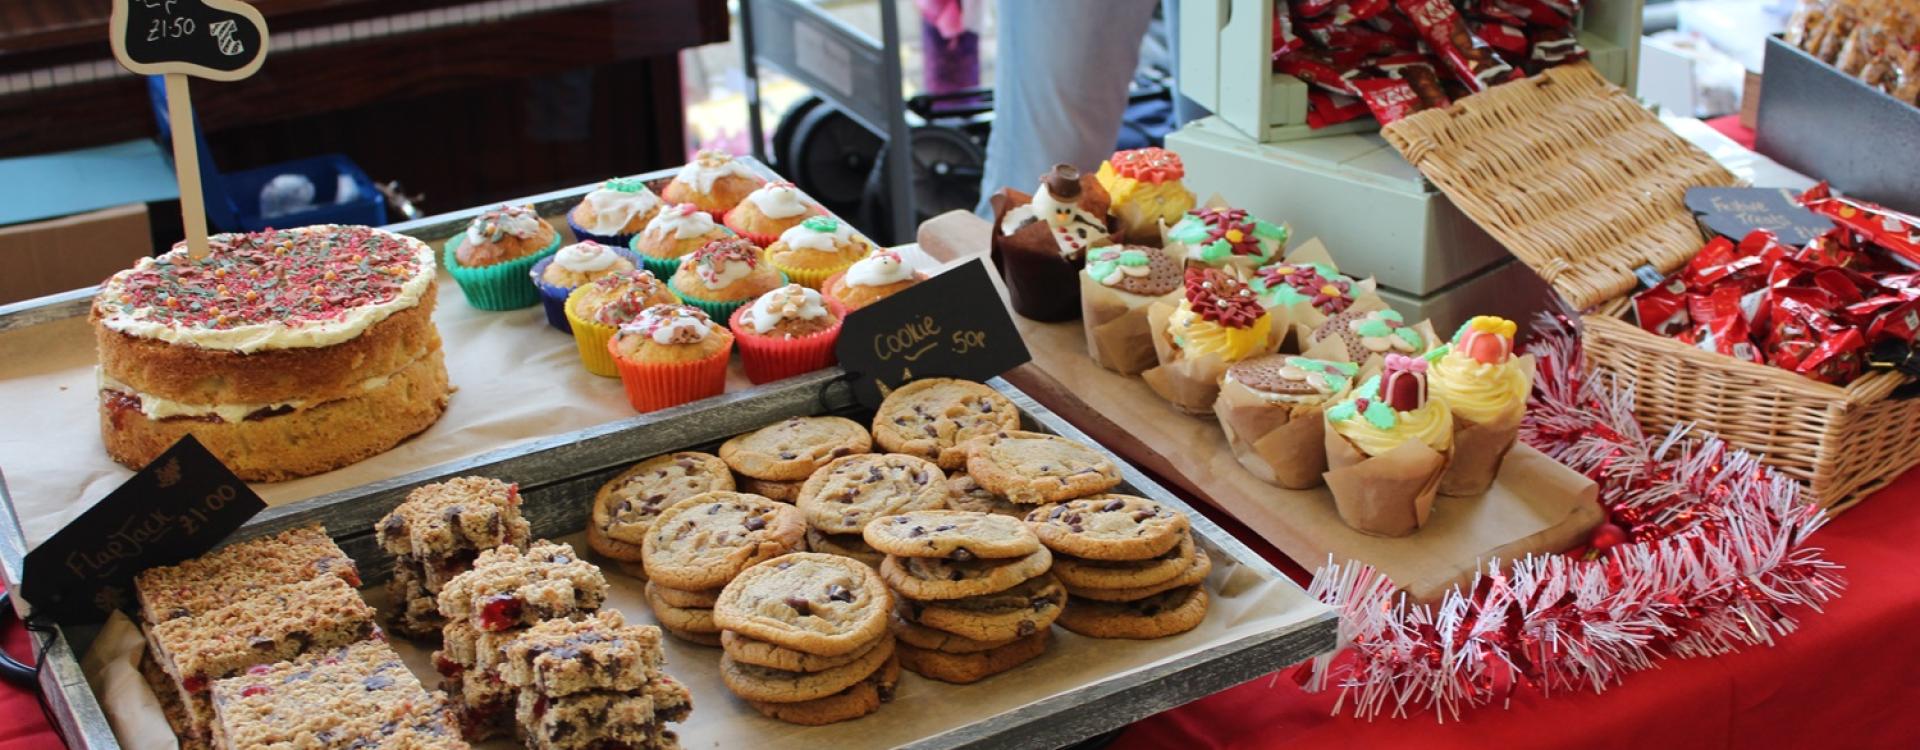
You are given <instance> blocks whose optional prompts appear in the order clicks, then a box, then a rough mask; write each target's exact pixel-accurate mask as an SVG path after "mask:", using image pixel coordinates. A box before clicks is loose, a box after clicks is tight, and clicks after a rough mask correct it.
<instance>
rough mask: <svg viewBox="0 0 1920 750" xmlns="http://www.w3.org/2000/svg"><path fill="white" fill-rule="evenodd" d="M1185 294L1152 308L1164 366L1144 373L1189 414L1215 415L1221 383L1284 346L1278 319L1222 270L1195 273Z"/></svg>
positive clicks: (1157, 389) (1155, 348)
mask: <svg viewBox="0 0 1920 750" xmlns="http://www.w3.org/2000/svg"><path fill="white" fill-rule="evenodd" d="M1184 286H1185V291H1184V293H1182V294H1181V295H1178V297H1179V301H1178V302H1175V301H1174V295H1170V296H1168V297H1166V298H1162V299H1160V300H1157V301H1155V302H1154V303H1153V304H1152V305H1150V306H1148V308H1147V325H1148V326H1149V330H1150V331H1151V332H1152V334H1153V351H1154V356H1155V359H1156V360H1157V361H1158V363H1159V364H1157V365H1155V366H1154V367H1152V368H1150V369H1148V370H1147V371H1145V372H1142V373H1140V378H1141V379H1142V380H1145V381H1147V386H1148V387H1150V388H1152V389H1153V392H1154V393H1157V394H1160V397H1161V398H1164V399H1166V400H1167V402H1168V403H1171V404H1173V406H1174V408H1176V409H1179V410H1180V411H1183V412H1186V413H1188V414H1196V415H1204V414H1210V413H1212V411H1213V401H1214V399H1215V398H1218V397H1219V395H1220V378H1221V377H1222V376H1223V375H1225V374H1226V372H1227V367H1228V366H1230V365H1232V364H1233V363H1235V362H1239V361H1240V360H1243V359H1247V358H1249V357H1254V356H1258V355H1261V354H1270V353H1272V352H1273V350H1274V349H1275V348H1276V347H1278V346H1279V345H1280V339H1279V335H1278V334H1277V333H1276V332H1275V331H1274V330H1273V319H1272V318H1271V317H1270V316H1268V315H1267V311H1266V309H1264V308H1262V307H1260V303H1259V302H1258V301H1256V300H1254V298H1253V293H1252V292H1251V291H1250V290H1248V289H1247V285H1246V284H1244V283H1241V282H1240V280H1239V279H1236V278H1233V277H1232V276H1229V275H1227V274H1226V272H1224V271H1221V270H1219V269H1212V268H1209V269H1199V268H1189V269H1187V271H1186V279H1185V283H1184Z"/></svg>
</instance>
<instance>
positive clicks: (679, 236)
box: [627, 203, 733, 279]
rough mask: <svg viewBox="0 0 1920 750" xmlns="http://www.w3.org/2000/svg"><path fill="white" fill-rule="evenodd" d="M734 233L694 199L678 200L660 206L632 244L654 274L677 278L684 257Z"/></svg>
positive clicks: (634, 250) (635, 236)
mask: <svg viewBox="0 0 1920 750" xmlns="http://www.w3.org/2000/svg"><path fill="white" fill-rule="evenodd" d="M732 236H733V230H731V229H728V228H726V227H725V226H722V225H721V224H720V222H719V221H717V220H715V219H714V218H713V216H712V215H711V214H708V213H707V212H705V211H702V210H700V207H699V206H696V205H694V204H692V203H675V204H673V205H671V206H667V207H666V208H662V209H660V212H659V213H656V214H654V215H653V220H652V221H649V222H647V226H646V228H645V229H642V230H640V233H639V234H636V235H634V236H633V241H632V242H630V243H628V245H627V246H628V247H629V248H632V249H633V252H635V253H636V254H638V255H639V256H640V262H641V263H643V264H645V265H646V267H647V270H649V271H652V272H653V275H655V276H658V277H660V278H663V279H671V278H673V274H674V273H675V272H677V271H679V270H680V259H681V258H685V257H687V256H688V255H689V254H691V253H692V252H693V251H695V250H699V249H700V248H702V247H705V246H706V244H707V243H709V242H712V241H714V240H719V239H726V238H728V237H732Z"/></svg>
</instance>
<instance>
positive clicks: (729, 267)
mask: <svg viewBox="0 0 1920 750" xmlns="http://www.w3.org/2000/svg"><path fill="white" fill-rule="evenodd" d="M785 283H786V277H784V276H782V275H781V274H780V272H779V271H777V270H774V268H773V266H770V265H767V262H766V261H765V260H764V259H762V258H761V257H760V248H758V247H755V246H754V244H753V243H751V242H748V241H746V240H745V239H742V238H740V237H727V238H724V239H718V240H714V241H712V242H709V243H707V244H706V245H704V246H702V247H701V248H700V249H699V250H695V251H693V252H692V253H691V254H689V255H688V256H687V257H686V260H685V261H684V262H682V263H681V264H680V270H679V271H677V272H675V273H674V274H673V278H672V279H670V280H669V281H668V284H669V285H670V286H671V287H673V293H674V294H677V295H680V298H681V299H683V300H686V302H687V304H689V305H693V306H694V307H698V308H700V309H702V310H705V311H707V314H708V315H711V316H713V317H714V318H715V319H716V320H726V319H727V316H729V315H732V314H733V310H734V308H736V307H739V306H741V305H744V304H746V303H747V302H748V301H749V300H752V299H753V298H755V297H758V296H760V295H762V294H766V293H767V292H769V291H772V290H773V289H774V288H775V287H778V286H780V285H781V284H785Z"/></svg>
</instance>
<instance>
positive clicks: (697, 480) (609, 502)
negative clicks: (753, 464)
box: [587, 451, 733, 562]
mask: <svg viewBox="0 0 1920 750" xmlns="http://www.w3.org/2000/svg"><path fill="white" fill-rule="evenodd" d="M732 489H733V472H732V471H729V470H728V469H727V464H726V463H725V462H723V461H721V460H720V459H719V457H717V456H712V455H708V454H705V453H695V452H693V451H682V452H679V453H668V454H666V455H664V456H654V457H653V458H649V459H647V460H645V461H641V462H640V463H637V464H634V465H633V466H632V467H631V468H628V469H627V470H626V471H623V472H620V474H619V476H616V477H614V478H613V479H611V480H608V482H607V483H606V484H603V485H601V486H600V491H599V492H596V493H594V496H593V520H592V521H590V522H589V523H588V524H587V544H588V545H589V546H591V547H593V551H595V552H598V553H600V554H602V555H606V556H607V557H609V558H612V559H614V560H623V561H627V562H636V561H639V560H640V559H641V556H642V555H641V552H642V547H643V546H644V545H645V544H646V539H647V529H648V528H650V527H652V526H653V520H654V519H655V518H659V517H660V511H663V510H666V509H667V506H670V505H673V504H674V503H677V502H680V501H681V500H685V499H687V498H689V497H693V496H694V495H698V494H700V493H702V492H714V491H730V490H732Z"/></svg>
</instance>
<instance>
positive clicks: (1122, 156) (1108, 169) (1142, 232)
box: [1094, 147, 1194, 247]
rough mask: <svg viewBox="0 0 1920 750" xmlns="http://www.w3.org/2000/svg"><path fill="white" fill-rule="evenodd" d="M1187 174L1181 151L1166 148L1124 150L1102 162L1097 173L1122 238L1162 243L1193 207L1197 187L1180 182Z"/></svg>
mask: <svg viewBox="0 0 1920 750" xmlns="http://www.w3.org/2000/svg"><path fill="white" fill-rule="evenodd" d="M1186 174H1187V172H1186V168H1185V167H1184V166H1183V165H1181V163H1180V157H1179V155H1177V154H1175V153H1173V152H1172V151H1168V150H1166V149H1163V148H1153V147H1149V148H1137V149H1133V150H1131V151H1120V152H1116V153H1115V154H1114V155H1113V157H1112V158H1110V159H1108V160H1106V161H1104V162H1101V163H1100V170H1099V171H1098V172H1095V173H1094V177H1096V178H1097V179H1099V180H1100V186H1101V187H1104V188H1106V189H1107V195H1108V197H1109V198H1111V199H1112V200H1113V203H1112V205H1111V206H1110V207H1109V208H1108V214H1107V218H1108V223H1110V224H1114V225H1115V226H1116V227H1117V230H1116V233H1117V234H1118V235H1119V238H1120V239H1121V240H1123V241H1125V242H1128V243H1131V244H1135V245H1152V246H1154V247H1159V246H1160V244H1161V242H1162V237H1163V235H1164V234H1165V233H1166V231H1167V228H1168V227H1171V226H1173V225H1174V224H1177V223H1179V221H1180V218H1181V217H1182V216H1185V215H1186V213H1187V212H1188V211H1191V210H1193V203H1194V201H1193V191H1191V190H1188V189H1187V186H1186V185H1184V184H1181V182H1180V179H1181V178H1182V177H1185V176H1186Z"/></svg>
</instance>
